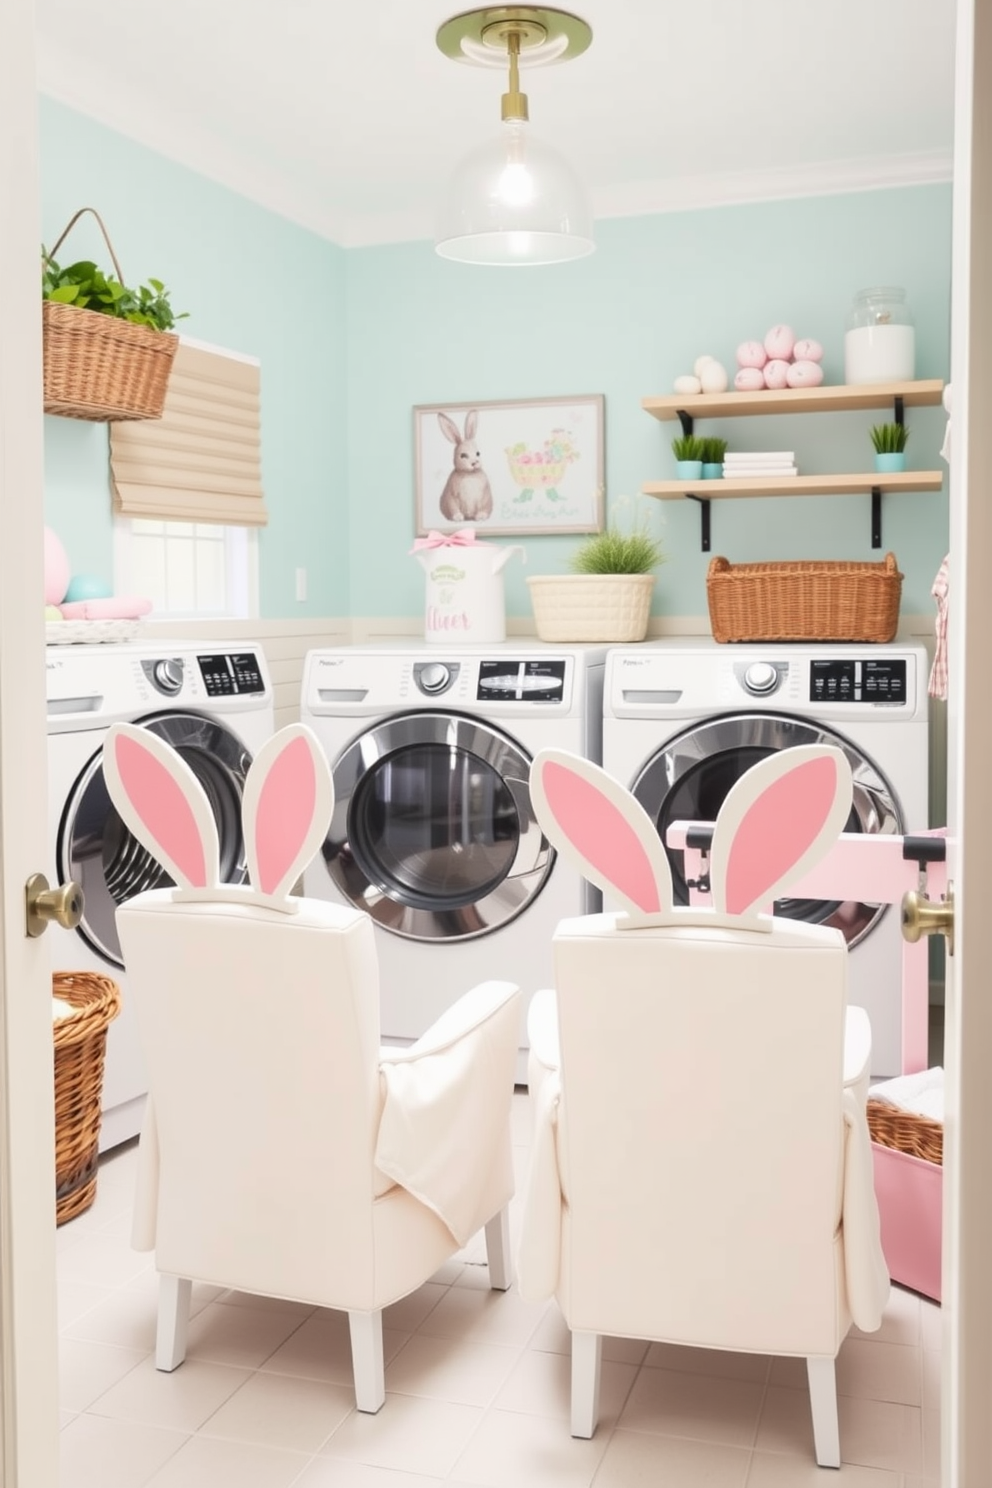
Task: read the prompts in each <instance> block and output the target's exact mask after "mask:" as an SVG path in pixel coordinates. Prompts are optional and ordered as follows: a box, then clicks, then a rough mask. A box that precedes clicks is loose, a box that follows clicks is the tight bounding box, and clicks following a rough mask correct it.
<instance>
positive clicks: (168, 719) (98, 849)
mask: <svg viewBox="0 0 992 1488" xmlns="http://www.w3.org/2000/svg"><path fill="white" fill-rule="evenodd" d="M136 726H137V727H138V728H145V729H148V731H149V733H153V734H157V735H158V737H159V738H160V739H164V740H165V742H166V743H167V744H171V745H172V746H173V748H174V749H177V750H178V751H179V753H180V754H181V755H182V757H183V759H184V760H185V762H186V764H187V765H189V767H190V769H191V770H192V771H193V774H194V775H195V776H196V778H197V780H198V781H199V782H200V784H201V785H202V786H203V789H204V790H205V791H206V793H207V799H208V801H209V802H210V806H211V809H212V811H213V814H214V820H215V821H216V823H217V835H218V837H219V839H220V874H221V879H222V880H223V882H224V883H243V882H244V879H245V877H246V871H247V870H246V863H245V850H244V838H243V836H242V832H241V797H242V794H243V792H244V783H245V777H246V775H247V774H248V768H249V766H250V765H251V755H250V754H249V753H248V751H247V750H246V749H245V746H244V745H243V744H242V742H241V740H240V739H239V738H238V737H237V735H236V734H233V733H232V732H231V730H230V729H228V728H226V727H225V726H224V725H223V724H222V723H219V722H218V721H217V719H215V718H204V717H202V716H201V715H200V714H198V713H182V712H174V713H159V714H156V715H153V716H151V717H148V718H141V719H138V720H137V723H136ZM57 852H58V870H59V880H60V882H62V883H65V882H66V881H67V880H68V879H75V881H76V883H78V884H80V885H81V886H82V890H83V898H84V901H85V904H84V909H83V919H82V923H81V924H80V926H79V932H80V934H81V935H82V936H83V939H84V940H86V941H87V942H88V944H89V945H91V946H92V948H93V949H94V950H95V951H96V952H97V954H98V955H100V956H102V957H103V959H104V960H105V961H107V962H109V964H110V965H111V966H119V967H122V966H123V965H124V962H123V960H122V959H121V943H120V938H119V937H118V934H117V919H116V911H117V906H118V905H119V904H123V903H124V902H125V900H127V899H131V898H133V896H134V895H135V894H140V893H141V892H142V891H143V890H145V889H158V888H162V887H164V886H167V885H169V884H171V883H172V882H173V880H172V879H171V878H170V877H169V875H168V874H167V873H166V871H165V869H164V868H162V867H161V865H160V864H159V863H158V861H157V860H156V859H155V858H154V857H153V856H152V854H151V853H150V852H149V851H148V850H147V848H145V847H142V845H141V843H140V842H138V840H137V838H135V837H133V836H132V834H131V833H130V832H129V831H128V829H127V827H126V826H125V825H124V823H123V822H122V821H121V819H120V816H119V815H118V813H117V809H116V807H115V806H114V804H113V802H112V801H111V799H110V796H109V794H108V792H107V783H106V781H105V779H104V775H103V751H102V749H98V750H97V751H96V753H95V754H94V755H93V756H92V758H91V759H90V760H89V761H88V762H87V764H86V765H85V767H84V768H83V770H82V771H81V773H80V774H79V776H78V777H77V779H76V782H75V784H74V785H73V788H72V790H71V792H70V794H69V798H68V800H67V801H66V804H65V807H64V809H63V812H62V823H61V826H60V829H59V840H58V848H57Z"/></svg>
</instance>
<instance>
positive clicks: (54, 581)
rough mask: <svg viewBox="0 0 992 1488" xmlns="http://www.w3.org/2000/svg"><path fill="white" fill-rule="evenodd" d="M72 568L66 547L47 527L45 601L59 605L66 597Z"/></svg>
mask: <svg viewBox="0 0 992 1488" xmlns="http://www.w3.org/2000/svg"><path fill="white" fill-rule="evenodd" d="M71 574H72V569H71V567H70V565H69V559H68V557H67V555H66V551H65V548H64V547H63V546H62V544H61V542H60V541H59V539H58V538H57V537H56V535H55V533H54V532H53V531H52V529H51V528H50V527H46V528H45V603H46V604H52V605H57V604H61V603H62V601H63V600H64V599H65V593H66V590H67V589H68V587H69V579H70V577H71Z"/></svg>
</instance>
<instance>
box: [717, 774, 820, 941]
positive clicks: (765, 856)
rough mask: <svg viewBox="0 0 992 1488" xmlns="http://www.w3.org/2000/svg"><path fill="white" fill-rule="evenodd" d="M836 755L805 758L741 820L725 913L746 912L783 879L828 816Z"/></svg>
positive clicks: (730, 863) (732, 854) (733, 849)
mask: <svg viewBox="0 0 992 1488" xmlns="http://www.w3.org/2000/svg"><path fill="white" fill-rule="evenodd" d="M837 788H838V780H837V763H836V761H835V760H834V758H833V757H832V756H829V755H828V756H821V757H820V758H818V759H812V760H807V761H806V762H805V763H804V764H802V765H799V766H798V767H797V768H796V769H794V770H791V771H790V772H789V773H788V774H787V775H784V776H782V777H781V778H780V779H779V780H776V781H774V782H773V783H772V784H771V785H769V786H768V788H767V789H766V790H765V791H764V792H763V793H762V795H761V796H759V797H758V799H757V800H756V801H755V802H754V803H753V805H752V806H751V807H750V808H749V810H748V811H747V812H746V813H745V815H744V816H743V817H742V819H741V822H740V825H739V826H738V828H737V831H736V832H735V833H734V839H733V842H732V843H731V846H730V851H729V854H728V859H727V879H726V909H727V912H728V913H729V914H743V913H744V911H745V910H746V909H748V908H750V906H751V905H752V904H757V903H759V902H761V900H762V899H763V898H764V897H765V896H766V895H767V894H768V891H769V890H771V889H772V888H773V887H774V886H775V885H776V884H778V883H779V881H780V880H781V879H782V878H783V877H784V875H785V874H786V873H787V872H788V870H789V869H790V868H792V867H793V865H794V864H796V863H798V861H799V859H800V858H801V857H802V856H803V854H804V853H805V852H806V851H807V849H808V848H809V847H810V845H811V843H813V842H814V841H815V840H816V838H817V836H818V835H819V833H820V832H821V831H822V830H823V827H824V825H825V823H826V822H827V820H828V818H829V817H830V814H831V811H832V809H833V806H834V802H835V800H836V797H837Z"/></svg>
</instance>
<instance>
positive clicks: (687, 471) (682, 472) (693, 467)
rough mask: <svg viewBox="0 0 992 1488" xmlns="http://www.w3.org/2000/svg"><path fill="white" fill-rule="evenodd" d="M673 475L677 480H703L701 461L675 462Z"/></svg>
mask: <svg viewBox="0 0 992 1488" xmlns="http://www.w3.org/2000/svg"><path fill="white" fill-rule="evenodd" d="M675 473H676V475H677V476H678V478H679V480H685V481H698V480H702V478H703V462H702V460H676V461H675Z"/></svg>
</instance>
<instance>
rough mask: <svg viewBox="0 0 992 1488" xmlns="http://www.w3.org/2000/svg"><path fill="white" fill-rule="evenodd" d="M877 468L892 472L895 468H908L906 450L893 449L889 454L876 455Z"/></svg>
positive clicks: (881, 470) (882, 471)
mask: <svg viewBox="0 0 992 1488" xmlns="http://www.w3.org/2000/svg"><path fill="white" fill-rule="evenodd" d="M875 469H876V470H877V471H879V472H880V473H885V474H891V472H892V471H893V470H905V469H906V451H905V450H899V451H898V452H896V451H892V452H891V453H889V454H887V455H876V456H875Z"/></svg>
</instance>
